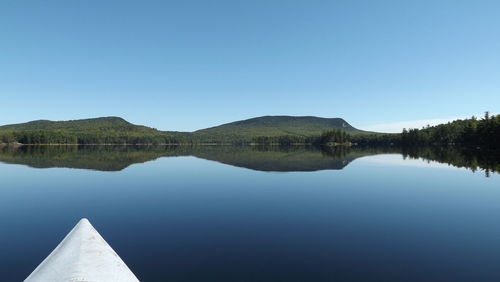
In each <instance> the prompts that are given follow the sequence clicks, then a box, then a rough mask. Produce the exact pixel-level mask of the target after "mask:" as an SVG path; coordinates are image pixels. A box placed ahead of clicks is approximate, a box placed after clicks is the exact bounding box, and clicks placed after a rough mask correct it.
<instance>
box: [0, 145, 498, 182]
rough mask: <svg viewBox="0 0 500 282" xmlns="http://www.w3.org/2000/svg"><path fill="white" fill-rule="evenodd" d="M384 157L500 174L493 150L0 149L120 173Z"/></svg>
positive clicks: (291, 167) (11, 157) (6, 158)
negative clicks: (177, 164)
mask: <svg viewBox="0 0 500 282" xmlns="http://www.w3.org/2000/svg"><path fill="white" fill-rule="evenodd" d="M387 153H395V154H402V155H403V157H404V158H405V159H406V158H411V159H425V160H432V161H437V162H440V163H447V164H450V165H453V166H456V167H464V168H467V169H470V170H472V171H477V170H484V171H485V174H486V176H489V175H490V173H491V172H497V173H498V172H500V164H499V160H500V155H499V154H498V152H484V151H481V150H477V149H476V150H465V149H461V148H456V147H445V148H443V147H425V148H397V147H378V148H359V147H327V148H316V147H307V146H304V147H301V146H295V147H260V146H245V147H237V146H194V147H191V146H22V147H17V148H14V147H3V148H1V149H0V161H1V162H4V163H9V164H22V165H27V166H30V167H34V168H50V167H66V168H79V169H92V170H99V171H120V170H123V169H125V168H127V167H128V166H130V165H132V164H136V163H144V162H147V161H152V160H155V159H157V158H160V157H176V156H194V157H197V158H202V159H206V160H211V161H217V162H220V163H223V164H227V165H232V166H237V167H242V168H248V169H252V170H258V171H279V172H291V171H318V170H339V169H343V168H344V167H346V166H347V165H348V164H349V163H351V162H352V161H354V160H355V159H357V158H360V157H365V156H370V155H376V154H387Z"/></svg>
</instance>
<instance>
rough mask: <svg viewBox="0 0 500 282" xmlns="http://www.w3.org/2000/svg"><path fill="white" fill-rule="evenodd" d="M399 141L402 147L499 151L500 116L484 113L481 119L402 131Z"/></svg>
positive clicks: (473, 118)
mask: <svg viewBox="0 0 500 282" xmlns="http://www.w3.org/2000/svg"><path fill="white" fill-rule="evenodd" d="M400 139H401V144H402V145H404V146H421V145H462V146H465V147H483V148H490V149H499V144H500V115H490V113H489V112H486V113H485V115H484V117H483V118H482V119H477V118H476V117H474V116H473V117H472V118H470V119H464V120H455V121H452V122H448V123H446V124H440V125H436V126H427V127H425V128H422V129H409V130H407V129H403V132H402V133H401V137H400Z"/></svg>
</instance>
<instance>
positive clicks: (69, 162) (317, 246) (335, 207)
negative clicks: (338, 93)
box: [0, 147, 500, 282]
mask: <svg viewBox="0 0 500 282" xmlns="http://www.w3.org/2000/svg"><path fill="white" fill-rule="evenodd" d="M419 156H424V157H425V160H422V159H419ZM498 160H499V159H498V157H497V156H495V155H491V154H483V156H480V157H479V156H472V157H471V155H470V154H469V153H463V152H461V151H457V150H451V151H450V150H439V151H436V149H428V150H417V151H412V152H408V151H405V152H400V151H399V150H396V149H377V150H374V149H370V150H354V149H352V150H348V149H347V150H330V151H327V152H322V151H318V150H314V149H308V148H294V149H286V150H278V149H269V148H234V147H204V148H186V147H177V148H164V147H160V148H156V147H155V148H149V147H144V148H132V147H86V148H82V147H25V148H20V149H12V148H3V149H1V150H0V162H1V163H0V177H1V178H0V184H1V187H0V224H1V229H0V230H1V232H0V246H1V247H0V250H1V251H0V277H1V278H0V279H1V280H2V281H22V280H23V279H24V278H25V277H27V276H28V275H29V274H30V273H31V271H32V270H33V269H34V268H35V267H36V266H37V265H38V264H39V263H40V262H41V261H42V260H43V259H44V258H45V257H46V256H47V255H48V254H49V253H50V252H51V251H52V250H53V248H54V247H55V246H56V245H57V244H58V243H59V242H60V240H61V239H62V238H63V237H64V236H65V235H66V234H67V233H68V232H69V230H70V229H71V228H72V227H73V226H74V224H76V222H77V221H78V220H79V219H80V218H82V217H87V218H89V219H90V221H91V222H92V224H93V225H94V226H95V227H96V229H97V230H98V231H99V232H100V233H101V235H102V236H103V237H104V238H105V239H106V240H107V241H108V243H109V244H110V245H111V246H112V247H113V248H114V249H115V250H116V251H117V252H118V254H119V255H120V256H121V257H122V259H123V260H124V261H125V262H126V263H127V265H128V266H129V267H130V268H131V270H132V271H133V272H134V273H135V274H136V275H137V276H138V278H139V279H141V280H142V281H196V282H198V281H500V267H499V266H500V177H499V175H498V174H497V172H495V171H497V169H498V167H499V166H498ZM439 161H441V162H439ZM448 163H450V164H448ZM451 164H453V165H455V166H457V167H455V166H453V165H451ZM466 167H467V168H466ZM481 168H483V169H484V168H487V169H488V172H485V171H484V170H482V169H481ZM474 170H475V172H473V171H474ZM486 175H488V176H489V177H485V176H486Z"/></svg>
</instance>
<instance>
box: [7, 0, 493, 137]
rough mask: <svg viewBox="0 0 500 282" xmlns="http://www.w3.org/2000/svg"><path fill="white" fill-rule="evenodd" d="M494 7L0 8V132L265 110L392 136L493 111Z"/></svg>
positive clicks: (176, 122)
mask: <svg viewBox="0 0 500 282" xmlns="http://www.w3.org/2000/svg"><path fill="white" fill-rule="evenodd" d="M499 15H500V1H496V0H492V1H481V0H478V1H460V0H453V1H439V0H433V1H425V0H419V1H400V0H395V1H389V0H381V1H368V0H366V1H355V0H345V1H333V0H329V1H314V0H313V1H305V0H303V1H293V0H289V1H278V0H275V1H272V0H265V1H260V0H255V1H234V0H228V1H216V0H214V1H206V0H199V1H194V0H187V1H180V0H179V1H136V0H134V1H126V0H120V1H105V0H86V1H83V0H77V1H66V0H60V1H51V0H44V1H42V0H39V1H18V0H3V1H0V98H1V100H0V103H1V107H0V124H7V123H17V122H25V121H29V120H35V119H51V120H67V119H79V118H88V117H98V116H111V115H113V116H121V117H123V118H125V119H127V120H129V121H131V122H133V123H137V124H144V125H148V126H152V127H155V128H159V129H164V130H195V129H199V128H204V127H209V126H213V125H217V124H220V123H224V122H230V121H234V120H239V119H245V118H250V117H255V116H261V115H315V116H322V117H342V118H345V119H346V120H347V121H348V122H350V123H351V124H352V125H354V126H356V127H358V128H362V129H377V130H380V131H399V130H400V129H401V128H402V127H403V126H408V125H412V126H421V125H423V124H426V123H436V122H442V121H446V120H448V119H453V118H459V117H467V116H471V115H481V114H482V113H483V112H484V111H486V110H489V111H492V112H493V113H497V112H498V109H499V108H500V17H499Z"/></svg>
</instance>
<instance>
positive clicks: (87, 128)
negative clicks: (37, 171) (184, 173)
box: [0, 117, 188, 144]
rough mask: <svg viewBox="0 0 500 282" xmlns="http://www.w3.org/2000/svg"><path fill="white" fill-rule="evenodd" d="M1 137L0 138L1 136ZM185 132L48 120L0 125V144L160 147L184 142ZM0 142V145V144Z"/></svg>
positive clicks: (106, 120)
mask: <svg viewBox="0 0 500 282" xmlns="http://www.w3.org/2000/svg"><path fill="white" fill-rule="evenodd" d="M2 136H3V137H2ZM187 137H188V136H187V134H186V133H182V132H168V131H160V130H156V129H154V128H150V127H147V126H142V125H135V124H132V123H130V122H128V121H126V120H124V119H122V118H120V117H100V118H92V119H80V120H68V121H49V120H36V121H31V122H27V123H19V124H12V125H4V126H0V141H2V139H3V142H5V143H7V142H12V141H16V142H20V143H23V144H68V143H70V144H76V143H78V144H124V143H126V144H151V143H156V144H164V143H170V144H172V143H182V142H185V141H186V138H187ZM0 143H1V142H0Z"/></svg>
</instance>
